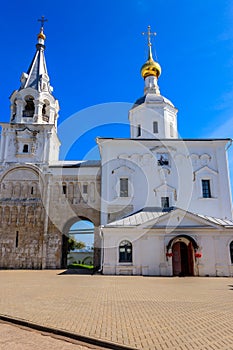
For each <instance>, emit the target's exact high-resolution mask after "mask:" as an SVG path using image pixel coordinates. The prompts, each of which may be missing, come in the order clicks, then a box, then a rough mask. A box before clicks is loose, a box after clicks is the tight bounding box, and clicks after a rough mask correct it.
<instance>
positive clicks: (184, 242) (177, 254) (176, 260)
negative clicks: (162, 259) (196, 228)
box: [170, 236, 197, 276]
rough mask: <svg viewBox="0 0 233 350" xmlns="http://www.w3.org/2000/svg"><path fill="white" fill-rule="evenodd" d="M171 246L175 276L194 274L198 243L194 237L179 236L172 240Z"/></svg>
mask: <svg viewBox="0 0 233 350" xmlns="http://www.w3.org/2000/svg"><path fill="white" fill-rule="evenodd" d="M170 246H171V247H172V269H173V276H194V275H195V274H196V273H195V270H196V266H195V249H197V244H196V242H195V241H194V240H193V238H191V237H188V236H178V237H176V238H175V239H173V240H172V242H170Z"/></svg>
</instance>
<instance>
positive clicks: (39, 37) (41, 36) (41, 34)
mask: <svg viewBox="0 0 233 350" xmlns="http://www.w3.org/2000/svg"><path fill="white" fill-rule="evenodd" d="M37 38H38V39H43V40H45V38H46V36H45V34H44V33H43V31H41V32H40V33H39V34H38V36H37Z"/></svg>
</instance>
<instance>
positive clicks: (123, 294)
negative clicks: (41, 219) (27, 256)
mask: <svg viewBox="0 0 233 350" xmlns="http://www.w3.org/2000/svg"><path fill="white" fill-rule="evenodd" d="M59 272H61V271H0V314H2V315H8V316H11V317H16V318H20V319H23V320H27V321H30V322H33V323H37V324H40V325H43V326H48V327H53V328H59V329H62V330H67V331H69V332H73V333H77V334H80V335H84V336H87V337H92V338H95V339H100V340H104V341H109V342H113V343H116V344H119V345H120V344H121V345H125V346H129V347H132V348H135V349H146V350H167V349H173V350H175V349H177V350H178V349H179V350H187V349H198V350H200V349H201V350H205V349H208V350H215V349H216V350H217V349H219V350H231V349H232V350H233V278H198V277H197V278H195V277H190V278H187V277H186V278H178V277H177V278H162V277H161V278H160V277H141V276H137V277H133V276H129V277H127V276H98V275H95V276H84V275H59Z"/></svg>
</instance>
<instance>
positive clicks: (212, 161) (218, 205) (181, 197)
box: [99, 139, 232, 224]
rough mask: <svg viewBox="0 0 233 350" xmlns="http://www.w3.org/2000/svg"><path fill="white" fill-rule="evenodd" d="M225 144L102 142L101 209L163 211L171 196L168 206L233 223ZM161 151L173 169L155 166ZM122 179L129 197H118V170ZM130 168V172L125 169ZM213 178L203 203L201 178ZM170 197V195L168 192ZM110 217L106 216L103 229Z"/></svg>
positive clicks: (201, 142)
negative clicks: (128, 206) (127, 181)
mask: <svg viewBox="0 0 233 350" xmlns="http://www.w3.org/2000/svg"><path fill="white" fill-rule="evenodd" d="M226 143H227V141H225V140H223V141H211V140H210V141H201V140H200V141H199V140H198V141H191V140H189V141H186V142H183V141H177V140H174V141H171V140H169V141H168V140H163V141H162V142H160V141H157V140H154V141H150V140H148V141H144V140H143V141H134V140H130V139H128V140H127V139H119V140H114V139H113V140H111V139H108V140H106V139H105V140H104V139H102V141H101V142H99V144H100V149H101V158H102V208H103V211H104V212H107V210H108V209H107V208H108V206H109V205H110V206H111V205H113V204H119V205H122V206H124V205H126V202H127V204H128V203H131V204H132V205H133V208H134V211H136V210H139V209H141V208H143V207H146V206H153V207H156V206H160V205H161V204H160V203H161V196H169V197H170V205H172V206H176V207H179V208H182V209H184V210H189V211H191V212H194V213H200V214H204V215H209V216H214V217H219V218H228V219H231V218H232V207H231V196H230V185H229V176H228V166H227V160H226V152H225V146H226ZM158 152H166V153H168V155H169V159H170V165H169V166H168V167H167V166H164V167H161V166H158V165H157V156H156V153H158ZM120 168H122V169H124V171H122V172H121V173H120V172H119V174H120V175H119V176H118V178H119V177H121V176H123V172H124V173H125V174H124V175H125V176H126V177H127V176H128V177H129V179H130V183H131V185H132V188H131V189H130V192H131V195H130V196H129V198H127V199H126V198H120V197H119V196H117V189H116V183H117V174H116V169H120ZM127 169H128V170H127ZM206 178H207V179H210V182H211V194H212V197H211V198H203V196H202V188H201V179H206ZM166 192H167V193H166ZM106 217H107V216H106V214H105V215H102V224H105V223H106V222H107V221H106Z"/></svg>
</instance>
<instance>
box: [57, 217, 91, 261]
mask: <svg viewBox="0 0 233 350" xmlns="http://www.w3.org/2000/svg"><path fill="white" fill-rule="evenodd" d="M69 226H70V227H69V229H67V227H66V232H65V233H63V235H62V261H61V267H62V268H67V266H69V265H71V264H80V265H82V264H83V265H93V261H94V224H93V223H92V222H91V221H89V220H86V219H83V220H81V219H80V218H78V221H76V222H75V223H73V224H71V225H69ZM77 243H78V244H77Z"/></svg>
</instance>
